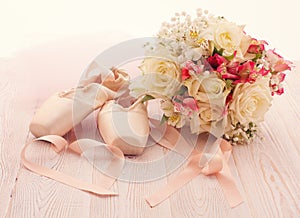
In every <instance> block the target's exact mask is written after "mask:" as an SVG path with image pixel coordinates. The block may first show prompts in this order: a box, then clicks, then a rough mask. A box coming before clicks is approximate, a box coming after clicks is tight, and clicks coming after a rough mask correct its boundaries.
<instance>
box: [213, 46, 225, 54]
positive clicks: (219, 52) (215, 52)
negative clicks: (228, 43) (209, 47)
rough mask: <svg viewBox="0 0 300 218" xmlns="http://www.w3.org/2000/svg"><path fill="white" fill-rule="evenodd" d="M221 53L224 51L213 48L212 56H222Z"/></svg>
mask: <svg viewBox="0 0 300 218" xmlns="http://www.w3.org/2000/svg"><path fill="white" fill-rule="evenodd" d="M223 51H224V49H223V48H221V49H220V50H218V49H217V48H216V47H214V51H213V55H214V54H218V55H221V56H222V55H223Z"/></svg>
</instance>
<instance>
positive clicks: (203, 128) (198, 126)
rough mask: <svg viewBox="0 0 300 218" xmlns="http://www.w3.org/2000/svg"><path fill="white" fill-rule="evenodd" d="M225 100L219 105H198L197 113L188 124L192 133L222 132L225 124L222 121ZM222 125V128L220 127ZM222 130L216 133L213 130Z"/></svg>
mask: <svg viewBox="0 0 300 218" xmlns="http://www.w3.org/2000/svg"><path fill="white" fill-rule="evenodd" d="M224 108H225V99H224V101H223V102H221V101H220V104H209V103H200V104H199V113H198V114H196V115H194V116H193V117H192V119H191V122H190V128H191V132H192V133H196V134H200V133H203V132H220V131H221V132H223V130H224V128H225V124H224V125H223V123H224V122H223V121H225V120H224V119H226V117H225V116H224ZM222 125H223V126H222ZM217 127H218V128H222V129H220V130H218V131H216V130H213V128H217Z"/></svg>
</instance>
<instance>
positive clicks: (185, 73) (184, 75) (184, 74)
mask: <svg viewBox="0 0 300 218" xmlns="http://www.w3.org/2000/svg"><path fill="white" fill-rule="evenodd" d="M190 77H191V74H190V73H189V70H188V69H187V68H185V67H184V68H182V69H181V79H182V80H186V79H188V78H190Z"/></svg>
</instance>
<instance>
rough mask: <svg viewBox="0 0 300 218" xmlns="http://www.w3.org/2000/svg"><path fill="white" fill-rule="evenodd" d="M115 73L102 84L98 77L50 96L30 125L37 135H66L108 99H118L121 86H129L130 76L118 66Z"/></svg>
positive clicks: (33, 132) (114, 70)
mask: <svg viewBox="0 0 300 218" xmlns="http://www.w3.org/2000/svg"><path fill="white" fill-rule="evenodd" d="M106 74H107V73H106ZM111 74H112V75H113V76H112V77H107V76H106V77H105V78H106V80H104V81H101V82H102V84H99V83H96V82H97V81H96V79H97V78H96V77H94V78H91V79H90V80H89V81H88V80H85V84H81V86H80V87H78V88H76V89H71V90H69V91H66V92H60V93H55V94H54V95H52V96H50V97H49V98H48V99H47V100H46V101H45V102H44V103H43V105H42V106H41V107H40V108H39V109H38V110H37V112H36V113H35V115H34V117H33V120H32V121H31V123H30V126H29V129H30V131H31V133H32V134H33V135H34V136H36V137H41V136H44V135H59V136H63V135H65V134H66V133H67V132H69V131H70V130H71V129H72V128H73V127H74V126H76V125H77V124H79V123H80V122H81V121H82V120H83V119H84V118H86V117H87V116H88V115H89V114H90V113H92V112H93V111H94V110H96V109H98V108H99V107H101V106H102V105H103V104H104V103H105V102H106V101H108V100H111V99H114V98H115V97H116V96H117V94H118V89H121V88H123V89H124V87H125V89H126V87H127V84H128V79H129V78H128V75H127V74H126V73H124V72H121V71H118V70H116V69H113V71H111ZM100 77H101V76H100V75H98V78H100Z"/></svg>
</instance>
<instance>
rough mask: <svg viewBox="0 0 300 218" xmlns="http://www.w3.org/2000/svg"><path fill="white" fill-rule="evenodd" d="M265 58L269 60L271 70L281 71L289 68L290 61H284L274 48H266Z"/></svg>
mask: <svg viewBox="0 0 300 218" xmlns="http://www.w3.org/2000/svg"><path fill="white" fill-rule="evenodd" d="M266 60H267V61H268V62H269V64H270V67H271V69H272V71H274V72H275V73H276V72H282V71H285V70H291V66H290V65H291V64H292V62H290V61H286V60H284V59H283V57H281V56H280V55H279V54H277V53H276V52H275V50H268V51H267V53H266Z"/></svg>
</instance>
